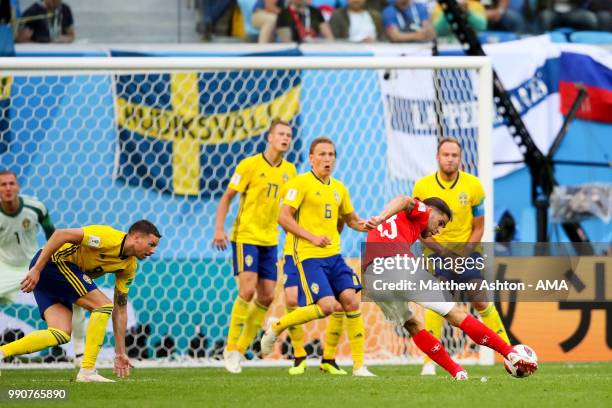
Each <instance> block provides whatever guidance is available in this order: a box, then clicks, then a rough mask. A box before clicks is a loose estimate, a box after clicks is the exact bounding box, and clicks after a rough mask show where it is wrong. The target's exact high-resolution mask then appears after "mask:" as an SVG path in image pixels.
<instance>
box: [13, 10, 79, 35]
mask: <svg viewBox="0 0 612 408" xmlns="http://www.w3.org/2000/svg"><path fill="white" fill-rule="evenodd" d="M20 21H21V22H22V26H20V28H19V32H18V33H17V42H37V43H50V42H54V43H71V42H73V41H74V38H75V33H74V20H73V18H72V11H71V10H70V7H68V5H67V4H63V3H62V0H43V1H41V2H39V3H34V4H32V5H31V6H30V7H28V9H27V10H26V11H24V12H23V14H22V15H21V19H20Z"/></svg>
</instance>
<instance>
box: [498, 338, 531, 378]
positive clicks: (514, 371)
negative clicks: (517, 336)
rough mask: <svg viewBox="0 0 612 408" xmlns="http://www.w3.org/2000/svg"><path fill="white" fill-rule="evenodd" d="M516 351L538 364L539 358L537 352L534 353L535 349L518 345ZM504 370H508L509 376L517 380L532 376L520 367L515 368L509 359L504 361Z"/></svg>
mask: <svg viewBox="0 0 612 408" xmlns="http://www.w3.org/2000/svg"><path fill="white" fill-rule="evenodd" d="M514 351H516V352H517V353H519V354H521V355H523V356H527V357H530V358H531V359H533V360H534V361H535V362H536V363H537V362H538V356H537V355H536V353H535V351H533V349H532V348H531V347H529V346H526V345H524V344H517V345H516V346H514ZM504 368H505V369H506V371H507V372H508V374H510V375H511V376H513V377H516V378H525V377H529V376H530V375H531V373H530V372H528V371H525V370H523V369H521V368H520V367H515V366H513V365H512V363H511V362H510V361H508V360H507V359H504Z"/></svg>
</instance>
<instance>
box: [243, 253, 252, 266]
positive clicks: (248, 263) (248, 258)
mask: <svg viewBox="0 0 612 408" xmlns="http://www.w3.org/2000/svg"><path fill="white" fill-rule="evenodd" d="M244 263H245V264H246V266H251V265H253V257H252V256H251V255H247V256H245V257H244Z"/></svg>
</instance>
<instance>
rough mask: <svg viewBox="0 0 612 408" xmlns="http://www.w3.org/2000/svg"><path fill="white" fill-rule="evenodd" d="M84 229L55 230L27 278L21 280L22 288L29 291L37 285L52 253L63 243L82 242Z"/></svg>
mask: <svg viewBox="0 0 612 408" xmlns="http://www.w3.org/2000/svg"><path fill="white" fill-rule="evenodd" d="M83 235H84V233H83V229H82V228H66V229H59V230H55V232H54V233H53V234H52V235H51V237H49V240H48V241H47V243H46V244H45V246H44V247H43V249H42V251H41V252H40V255H39V257H38V260H37V261H36V263H35V264H34V266H32V268H31V269H30V271H29V272H28V273H27V274H26V276H25V278H23V280H22V281H21V290H22V291H24V292H26V293H29V292H31V291H32V290H34V288H35V287H36V284H37V283H38V280H39V279H40V273H41V272H42V270H43V268H44V267H45V265H46V264H47V262H49V260H50V259H51V255H53V254H54V253H55V251H57V250H58V249H60V248H61V246H62V245H64V244H67V243H72V244H80V243H81V241H83Z"/></svg>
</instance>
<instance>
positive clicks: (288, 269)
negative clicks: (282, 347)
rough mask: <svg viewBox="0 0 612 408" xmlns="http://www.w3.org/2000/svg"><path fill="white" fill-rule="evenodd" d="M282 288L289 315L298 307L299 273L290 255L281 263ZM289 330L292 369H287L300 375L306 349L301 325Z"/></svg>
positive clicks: (303, 367)
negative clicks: (282, 273)
mask: <svg viewBox="0 0 612 408" xmlns="http://www.w3.org/2000/svg"><path fill="white" fill-rule="evenodd" d="M283 272H284V275H285V276H284V280H285V281H284V287H285V312H286V313H291V312H293V311H294V310H295V309H297V307H298V281H299V272H298V270H297V268H296V266H295V262H293V257H292V256H291V255H285V259H284V262H283ZM287 330H289V341H290V342H291V347H292V348H293V367H291V368H289V374H291V375H300V374H304V372H305V370H306V357H307V356H306V349H304V328H303V326H302V325H301V324H298V325H295V326H291V327H289V328H288V329H287Z"/></svg>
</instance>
